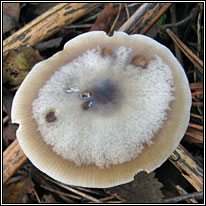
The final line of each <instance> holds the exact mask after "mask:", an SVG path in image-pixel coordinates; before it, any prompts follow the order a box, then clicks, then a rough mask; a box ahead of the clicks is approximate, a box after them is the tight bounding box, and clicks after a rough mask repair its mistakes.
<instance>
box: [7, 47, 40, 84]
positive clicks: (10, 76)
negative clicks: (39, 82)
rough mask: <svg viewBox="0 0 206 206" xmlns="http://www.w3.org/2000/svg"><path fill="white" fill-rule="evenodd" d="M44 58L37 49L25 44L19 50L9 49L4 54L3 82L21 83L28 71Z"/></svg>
mask: <svg viewBox="0 0 206 206" xmlns="http://www.w3.org/2000/svg"><path fill="white" fill-rule="evenodd" d="M41 60H43V58H42V57H41V56H40V54H39V52H38V51H37V50H34V49H32V48H31V47H27V46H23V47H20V48H19V49H18V50H13V49H12V50H9V51H7V52H6V53H4V55H3V82H4V83H5V82H8V83H9V84H11V85H15V86H16V85H19V84H21V82H22V81H23V80H24V78H25V77H26V75H27V74H28V72H29V71H30V70H31V69H32V67H33V66H34V65H35V64H36V63H37V62H39V61H41Z"/></svg>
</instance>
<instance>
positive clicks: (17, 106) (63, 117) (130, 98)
mask: <svg viewBox="0 0 206 206" xmlns="http://www.w3.org/2000/svg"><path fill="white" fill-rule="evenodd" d="M102 48H109V49H112V51H113V54H111V53H110V52H109V54H110V55H111V56H110V55H109V56H106V57H104V56H102V55H101V50H102ZM136 55H141V56H144V57H145V58H146V59H147V60H148V65H147V67H146V68H145V69H142V68H140V67H136V66H134V65H132V64H131V62H132V59H133V57H134V56H136ZM83 60H84V62H83V63H82V61H83ZM108 85H109V86H108ZM65 86H66V87H67V86H68V88H66V87H65ZM88 90H89V92H90V93H91V95H93V96H94V99H90V98H88V101H89V102H88V103H86V104H85V101H84V100H83V98H80V96H79V91H80V92H88ZM113 90H114V93H113ZM105 92H106V94H105ZM87 95H88V94H87ZM89 95H90V94H89ZM98 95H99V96H98ZM108 95H109V96H108ZM110 96H112V98H111V99H112V100H111V101H112V104H110V103H109V104H106V103H108V102H107V100H108V99H110ZM105 99H106V103H105V102H104V101H105ZM102 101H103V102H104V103H100V102H102ZM83 102H84V105H83ZM81 105H83V107H84V108H85V105H86V109H85V110H86V111H85V110H84V109H82V108H83V107H82V106H81ZM190 108H191V92H190V88H189V84H188V80H187V77H186V75H185V72H184V70H183V68H182V67H181V65H180V63H179V62H178V61H177V59H176V58H175V57H174V56H173V54H172V53H171V52H170V50H169V49H167V48H166V47H165V46H163V45H161V44H159V43H158V42H156V41H155V40H153V39H151V38H149V37H146V36H143V35H137V34H136V35H127V34H126V33H123V32H115V33H114V35H113V36H112V37H109V36H107V35H106V33H105V32H102V31H94V32H88V33H85V34H82V35H79V36H78V37H76V38H74V39H72V40H70V41H69V42H67V43H66V44H65V46H64V50H63V51H60V52H58V53H57V54H55V55H53V56H52V57H51V58H49V59H47V60H44V61H42V62H40V63H38V64H36V65H35V66H34V67H33V69H32V70H31V72H30V73H29V75H27V77H26V78H25V80H24V81H23V83H22V85H21V87H20V88H19V89H18V91H17V93H16V95H15V98H14V101H13V105H12V122H15V123H18V124H19V125H20V126H19V129H18V131H17V138H18V141H19V144H20V145H21V147H22V149H23V151H24V152H25V154H26V155H27V157H28V158H29V159H30V161H31V162H32V163H33V164H34V165H35V166H36V167H37V168H39V169H40V170H41V171H43V172H45V173H46V174H48V175H49V176H51V177H53V178H54V179H56V180H58V181H61V182H63V183H67V184H71V185H78V186H84V187H98V188H105V187H112V186H116V185H120V184H123V183H127V182H130V181H132V180H133V179H134V176H135V174H137V173H138V172H139V171H147V172H151V171H153V170H154V169H156V168H157V167H159V166H160V165H161V164H162V163H163V162H164V161H165V160H167V159H168V157H169V156H170V154H171V153H172V152H173V151H174V150H175V149H176V147H177V146H178V144H179V142H180V141H181V139H182V137H183V136H184V133H185V131H186V129H187V126H188V122H189V117H190ZM48 112H51V113H52V112H54V114H55V117H54V115H53V116H52V115H51V116H52V117H51V122H48V121H47V120H46V119H47V118H45V116H46V114H47V113H48Z"/></svg>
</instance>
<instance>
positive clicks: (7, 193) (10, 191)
mask: <svg viewBox="0 0 206 206" xmlns="http://www.w3.org/2000/svg"><path fill="white" fill-rule="evenodd" d="M31 187H34V183H33V182H32V180H31V179H30V178H25V179H24V180H23V181H21V182H17V183H13V184H9V185H5V186H3V203H26V202H25V201H26V200H27V190H28V189H29V188H31Z"/></svg>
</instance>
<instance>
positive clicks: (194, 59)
mask: <svg viewBox="0 0 206 206" xmlns="http://www.w3.org/2000/svg"><path fill="white" fill-rule="evenodd" d="M166 32H167V33H168V35H169V36H170V37H171V38H172V40H173V41H174V42H175V43H176V45H177V46H178V47H179V48H180V49H181V51H182V52H183V53H184V54H185V55H186V56H187V57H188V58H189V60H190V61H191V62H192V63H193V64H194V66H195V67H196V68H197V69H198V70H199V71H200V72H201V73H203V62H202V60H200V59H199V58H198V57H197V56H196V55H195V54H194V53H193V52H192V51H191V50H190V49H189V48H188V47H187V46H186V45H185V44H184V43H183V42H182V41H181V40H180V39H179V38H178V37H177V36H176V35H175V34H174V33H173V32H172V31H171V30H170V29H166Z"/></svg>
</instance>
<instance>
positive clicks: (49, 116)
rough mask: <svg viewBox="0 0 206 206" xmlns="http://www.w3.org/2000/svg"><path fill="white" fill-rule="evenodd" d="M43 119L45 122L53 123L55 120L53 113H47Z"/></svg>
mask: <svg viewBox="0 0 206 206" xmlns="http://www.w3.org/2000/svg"><path fill="white" fill-rule="evenodd" d="M45 118H46V121H47V122H54V121H55V120H56V119H57V117H56V115H55V112H54V111H50V112H48V113H47V114H46V117H45Z"/></svg>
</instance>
